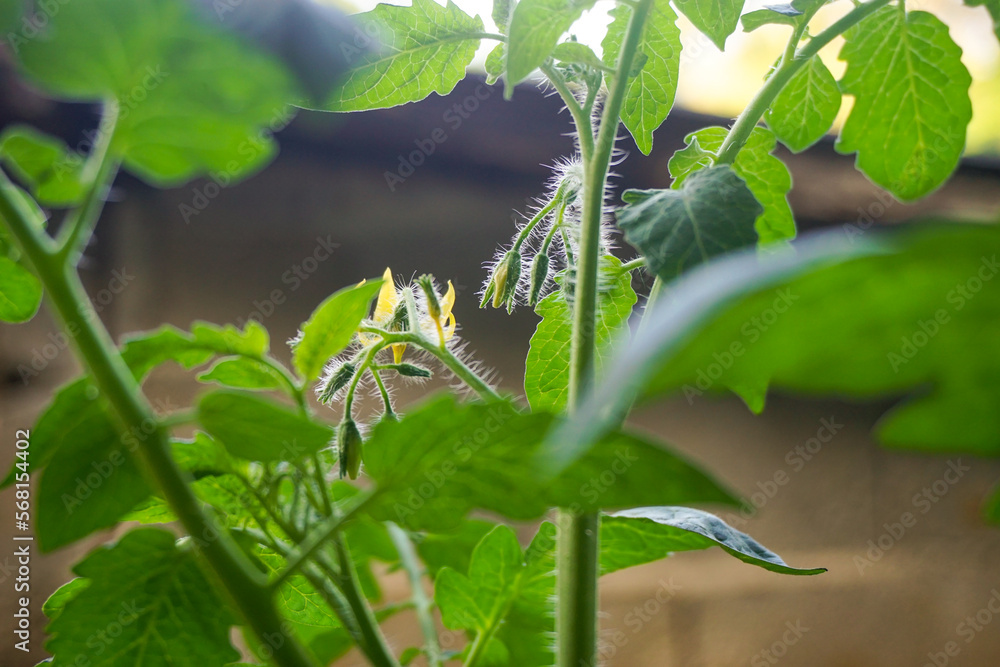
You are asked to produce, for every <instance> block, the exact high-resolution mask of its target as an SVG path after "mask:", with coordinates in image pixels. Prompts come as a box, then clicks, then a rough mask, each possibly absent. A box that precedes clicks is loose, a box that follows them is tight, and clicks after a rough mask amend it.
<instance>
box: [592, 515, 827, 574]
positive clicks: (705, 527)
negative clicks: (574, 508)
mask: <svg viewBox="0 0 1000 667" xmlns="http://www.w3.org/2000/svg"><path fill="white" fill-rule="evenodd" d="M715 546H718V547H722V549H723V551H725V552H726V553H728V554H729V555H730V556H733V557H735V558H738V559H739V560H741V561H743V562H744V563H749V564H751V565H756V566H757V567H762V568H764V569H765V570H770V571H771V572H777V573H779V574H804V575H809V574H820V573H822V572H826V568H813V569H801V568H794V567H790V566H789V565H787V564H786V563H785V561H783V560H782V559H781V557H780V556H778V554H776V553H774V552H773V551H771V550H769V549H767V548H766V547H764V546H763V545H761V544H760V543H758V542H757V541H756V540H754V539H753V538H752V537H750V536H749V535H747V534H745V533H741V532H740V531H738V530H736V529H735V528H733V527H731V526H729V525H727V524H726V523H725V522H724V521H723V520H722V519H719V518H718V517H716V516H713V515H711V514H709V513H707V512H702V511H701V510H696V509H691V508H688V507H640V508H637V509H631V510H625V511H623V512H617V513H615V514H611V515H607V516H604V517H602V518H601V573H602V574H607V573H609V572H614V571H616V570H621V569H624V568H627V567H634V566H636V565H642V564H643V563H649V562H652V561H654V560H659V559H661V558H663V557H665V556H667V555H669V554H670V553H671V552H675V551H694V550H698V549H708V548H710V547H715Z"/></svg>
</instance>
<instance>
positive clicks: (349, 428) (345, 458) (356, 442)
mask: <svg viewBox="0 0 1000 667" xmlns="http://www.w3.org/2000/svg"><path fill="white" fill-rule="evenodd" d="M363 444H364V442H363V441H362V439H361V431H359V430H358V425H357V424H355V423H354V420H353V419H351V418H350V417H347V418H345V419H344V421H342V422H340V426H339V427H338V428H337V446H338V448H339V452H340V476H341V478H343V477H344V475H345V474H346V475H347V476H348V477H350V478H351V479H357V478H358V472H359V471H360V470H361V447H362V446H363Z"/></svg>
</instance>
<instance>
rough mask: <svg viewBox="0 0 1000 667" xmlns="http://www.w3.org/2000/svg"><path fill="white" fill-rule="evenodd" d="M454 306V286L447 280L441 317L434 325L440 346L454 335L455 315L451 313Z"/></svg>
mask: <svg viewBox="0 0 1000 667" xmlns="http://www.w3.org/2000/svg"><path fill="white" fill-rule="evenodd" d="M454 306H455V286H454V285H452V284H451V281H450V280H449V281H448V291H447V292H445V294H444V298H443V299H441V316H440V317H439V318H438V319H437V321H436V322H435V323H434V324H435V325H436V326H437V331H438V337H439V338H440V339H441V344H442V345H444V344H445V343H446V342H447V341H449V340H451V338H452V336H454V335H455V327H456V326H457V325H458V323H457V322H456V321H455V313H453V312H451V309H452V308H453V307H454Z"/></svg>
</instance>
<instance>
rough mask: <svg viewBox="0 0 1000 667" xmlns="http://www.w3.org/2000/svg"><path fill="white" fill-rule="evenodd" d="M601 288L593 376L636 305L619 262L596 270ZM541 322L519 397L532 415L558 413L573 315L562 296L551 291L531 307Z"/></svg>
mask: <svg viewBox="0 0 1000 667" xmlns="http://www.w3.org/2000/svg"><path fill="white" fill-rule="evenodd" d="M601 274H602V278H603V279H602V281H601V283H602V285H603V289H602V290H601V291H600V293H599V294H598V301H597V330H596V345H597V356H596V360H597V364H598V369H597V371H598V375H600V365H601V364H602V362H603V360H604V359H605V358H606V357H607V356H609V355H610V352H611V351H610V347H609V345H610V343H611V341H612V339H613V338H614V336H615V335H616V334H617V333H618V331H619V330H620V329H621V328H622V327H623V326H624V325H625V323H626V322H627V321H628V317H629V315H630V314H631V312H632V307H633V306H634V305H635V302H636V295H635V291H634V290H633V289H632V277H631V274H629V273H628V272H624V271H622V270H621V261H620V260H618V259H617V258H615V257H610V256H609V257H607V258H606V260H605V263H604V264H603V266H602V267H601ZM535 312H537V313H538V314H539V315H540V316H541V317H542V320H541V321H540V322H539V323H538V328H537V329H535V333H534V335H533V336H532V337H531V347H530V348H529V350H528V358H527V360H526V362H525V371H524V393H525V396H526V397H527V399H528V403H529V404H530V405H531V409H532V410H533V411H535V412H551V413H553V414H556V413H559V412H562V410H563V408H565V407H566V400H567V395H568V390H569V348H570V332H571V330H572V319H573V314H572V310H571V308H570V306H569V304H567V303H566V295H565V293H564V292H563V291H562V290H561V289H557V290H555V291H554V292H552V293H551V294H549V295H548V296H547V297H545V298H544V299H542V301H541V302H539V304H538V306H536V308H535Z"/></svg>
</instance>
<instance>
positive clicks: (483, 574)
mask: <svg viewBox="0 0 1000 667" xmlns="http://www.w3.org/2000/svg"><path fill="white" fill-rule="evenodd" d="M522 564H523V563H522V558H521V545H520V544H518V542H517V535H515V534H514V531H513V530H511V529H510V528H508V527H507V526H497V527H496V528H494V529H493V530H492V531H490V532H489V533H487V534H486V536H485V537H483V539H482V541H480V542H479V544H478V545H476V549H475V551H473V553H472V560H471V562H470V564H469V576H466V575H464V574H462V573H460V572H458V571H456V570H453V569H451V568H450V567H445V568H443V569H442V570H441V571H440V572H438V574H437V578H436V579H435V581H434V600H435V602H436V603H437V605H438V608H440V609H441V621H442V623H444V626H445V627H446V628H449V629H451V630H472V631H475V632H479V633H483V634H486V633H492V632H494V631H495V627H494V626H495V625H497V624H498V623H499V622H500V621H502V619H497V618H496V617H497V615H499V613H500V610H502V608H503V607H505V606H506V604H507V603H508V601H509V600H510V598H512V597H513V596H514V595H516V586H517V583H518V578H519V575H520V573H521V568H522Z"/></svg>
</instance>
